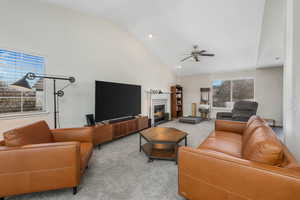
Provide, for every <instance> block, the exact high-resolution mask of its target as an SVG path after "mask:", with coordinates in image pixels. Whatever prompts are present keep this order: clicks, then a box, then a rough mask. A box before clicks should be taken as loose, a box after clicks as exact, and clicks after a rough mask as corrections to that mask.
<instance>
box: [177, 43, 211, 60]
mask: <svg viewBox="0 0 300 200" xmlns="http://www.w3.org/2000/svg"><path fill="white" fill-rule="evenodd" d="M193 48H194V49H193V50H192V52H191V53H190V54H189V56H188V57H186V58H184V59H182V60H181V61H180V62H184V61H186V60H188V59H190V58H193V59H194V60H195V61H196V62H200V58H199V57H200V56H215V54H211V53H206V50H199V46H198V45H194V46H193Z"/></svg>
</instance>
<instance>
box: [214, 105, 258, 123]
mask: <svg viewBox="0 0 300 200" xmlns="http://www.w3.org/2000/svg"><path fill="white" fill-rule="evenodd" d="M257 107H258V103H257V102H254V101H238V102H236V103H235V104H234V106H233V110H232V112H218V113H217V119H219V120H232V121H242V122H247V121H248V120H249V118H250V117H251V116H252V115H256V112H257Z"/></svg>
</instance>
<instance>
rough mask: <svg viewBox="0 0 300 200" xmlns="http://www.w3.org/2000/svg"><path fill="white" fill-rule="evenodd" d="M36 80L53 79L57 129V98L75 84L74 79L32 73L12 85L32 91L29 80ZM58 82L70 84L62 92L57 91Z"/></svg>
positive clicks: (55, 126)
mask: <svg viewBox="0 0 300 200" xmlns="http://www.w3.org/2000/svg"><path fill="white" fill-rule="evenodd" d="M36 78H45V79H52V80H53V90H54V93H53V94H54V128H57V113H58V111H57V97H62V96H64V91H63V90H64V89H65V88H66V87H68V86H69V85H70V84H71V83H74V82H75V78H74V77H66V76H56V75H46V74H42V75H41V74H38V75H37V74H34V73H32V72H29V73H27V74H26V75H25V76H24V77H22V78H21V79H20V80H18V81H16V82H15V83H13V84H11V85H12V86H15V87H20V88H25V89H28V90H31V89H32V88H31V86H30V84H29V83H28V81H27V79H28V80H34V79H36ZM56 80H65V81H69V82H70V84H68V85H66V86H65V87H63V88H62V89H60V90H56Z"/></svg>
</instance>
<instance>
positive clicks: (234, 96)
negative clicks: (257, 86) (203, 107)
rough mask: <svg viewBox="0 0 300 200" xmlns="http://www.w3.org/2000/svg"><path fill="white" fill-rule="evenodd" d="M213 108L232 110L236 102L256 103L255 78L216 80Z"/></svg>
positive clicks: (214, 83) (213, 84)
mask: <svg viewBox="0 0 300 200" xmlns="http://www.w3.org/2000/svg"><path fill="white" fill-rule="evenodd" d="M212 88H213V107H214V108H230V109H232V107H233V105H234V102H237V101H254V78H247V79H236V80H214V81H213V82H212Z"/></svg>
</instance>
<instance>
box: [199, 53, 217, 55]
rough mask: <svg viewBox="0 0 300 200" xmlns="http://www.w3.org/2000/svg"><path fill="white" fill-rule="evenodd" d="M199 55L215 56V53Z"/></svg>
mask: <svg viewBox="0 0 300 200" xmlns="http://www.w3.org/2000/svg"><path fill="white" fill-rule="evenodd" d="M201 56H215V54H212V53H202V54H201Z"/></svg>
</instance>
